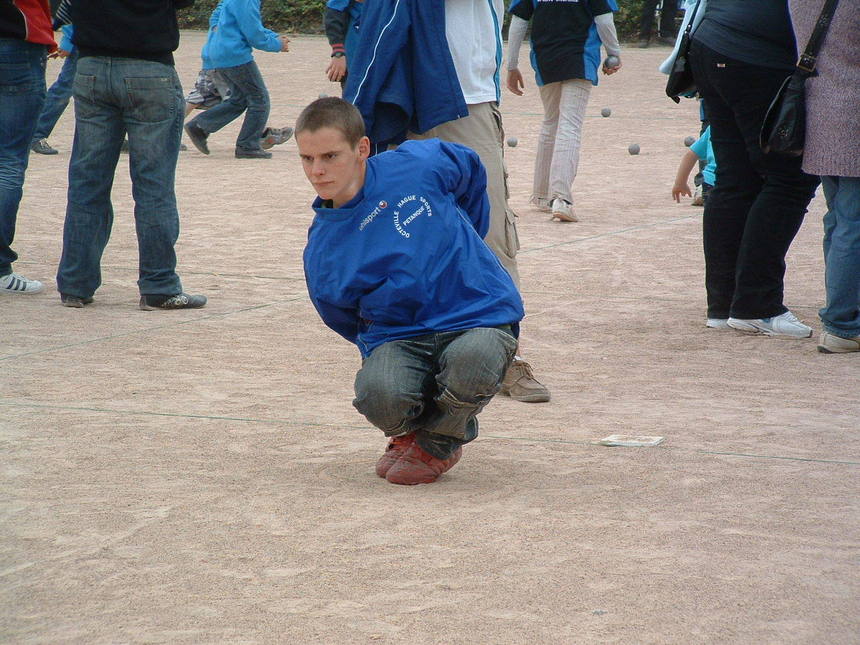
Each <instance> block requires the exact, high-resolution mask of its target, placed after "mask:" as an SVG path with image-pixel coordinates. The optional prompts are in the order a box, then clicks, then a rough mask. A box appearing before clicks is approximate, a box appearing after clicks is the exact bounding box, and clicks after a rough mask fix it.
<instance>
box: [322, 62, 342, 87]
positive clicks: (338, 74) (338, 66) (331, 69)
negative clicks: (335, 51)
mask: <svg viewBox="0 0 860 645" xmlns="http://www.w3.org/2000/svg"><path fill="white" fill-rule="evenodd" d="M325 73H326V76H328V80H330V81H331V82H332V83H337V82H338V81H340V80H341V79H343V77H344V76H346V56H339V57H334V58H332V59H331V62H329V64H328V65H327V66H326V68H325Z"/></svg>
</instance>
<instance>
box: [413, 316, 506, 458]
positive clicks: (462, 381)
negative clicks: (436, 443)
mask: <svg viewBox="0 0 860 645" xmlns="http://www.w3.org/2000/svg"><path fill="white" fill-rule="evenodd" d="M438 337H439V341H440V351H439V355H438V361H439V373H438V374H437V375H436V386H437V387H436V390H437V393H436V396H435V397H434V402H435V406H434V408H435V409H433V408H430V409H428V410H427V413H426V414H425V416H424V418H423V423H422V426H423V429H424V430H425V431H426V432H427V433H430V434H431V435H443V436H444V437H448V438H453V439H456V440H457V444H462V443H467V442H469V441H471V440H472V439H474V438H475V437H476V436H477V434H478V424H477V422H476V420H475V417H476V416H477V414H478V413H479V412H480V411H481V410H482V409H483V408H484V406H485V405H487V403H489V402H490V399H492V398H493V396H494V395H495V394H496V393H497V392H498V391H499V388H500V387H501V384H502V379H503V378H504V376H505V372H506V371H507V369H508V366H509V365H510V363H511V360H513V357H514V353H515V352H516V349H517V340H516V338H514V337H513V336H512V335H511V334H510V333H508V332H506V331H502V330H501V329H496V328H492V327H490V328H488V327H479V328H476V329H469V330H467V331H463V332H448V333H443V334H438ZM419 444H422V447H425V446H424V445H423V443H422V441H421V437H419ZM454 447H455V448H456V444H455V445H454ZM426 449H427V448H426V447H425V450H426ZM428 452H431V453H432V451H431V450H428Z"/></svg>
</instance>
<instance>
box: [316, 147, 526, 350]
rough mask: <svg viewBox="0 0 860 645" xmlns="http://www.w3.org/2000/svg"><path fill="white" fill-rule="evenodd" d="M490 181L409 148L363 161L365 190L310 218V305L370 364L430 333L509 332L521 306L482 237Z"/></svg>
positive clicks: (476, 164) (462, 165)
mask: <svg viewBox="0 0 860 645" xmlns="http://www.w3.org/2000/svg"><path fill="white" fill-rule="evenodd" d="M486 186H487V175H486V172H485V171H484V167H483V165H482V164H481V161H480V159H479V158H478V155H477V154H476V153H475V152H473V151H472V150H471V149H469V148H466V147H465V146H461V145H459V144H456V143H447V142H443V141H440V140H439V139H428V140H426V141H407V142H406V143H404V144H403V145H401V146H400V147H399V148H398V149H397V150H393V151H390V152H383V153H381V154H378V155H375V156H373V157H371V158H370V159H368V160H367V173H366V176H365V182H364V187H363V188H362V190H361V191H359V193H358V194H357V195H356V196H355V197H354V198H353V199H352V200H351V201H350V202H349V203H347V204H344V205H343V206H342V207H341V208H324V206H323V201H322V200H321V199H320V198H317V199H316V200H315V201H314V204H313V208H314V210H315V211H316V217H315V218H314V221H313V224H312V225H311V228H310V230H309V232H308V244H307V246H306V247H305V252H304V266H305V280H306V281H307V285H308V293H309V294H310V297H311V301H312V302H313V304H314V307H316V310H317V311H318V312H319V315H320V317H321V318H322V319H323V322H325V324H326V325H328V326H329V327H331V328H332V329H333V330H334V331H336V332H337V333H338V334H340V335H341V336H343V337H344V338H346V339H347V340H348V341H350V342H353V343H355V344H356V345H357V346H358V349H359V351H360V352H361V355H362V356H365V357H366V356H368V355H369V354H370V353H371V352H372V351H373V350H374V348H376V347H378V346H379V345H381V344H383V343H385V342H388V341H392V340H399V339H403V338H412V337H415V336H421V335H424V334H429V333H433V332H445V331H459V330H465V329H473V328H476V327H497V326H499V325H511V326H512V327H513V330H514V334H515V335H516V334H518V333H519V321H520V320H521V319H522V317H523V303H522V299H521V298H520V294H519V292H518V291H517V288H516V287H515V286H514V283H513V281H512V280H511V277H510V276H509V275H508V272H507V271H506V270H505V269H504V267H502V265H501V263H500V262H499V261H498V259H497V258H496V256H495V255H494V254H493V252H492V251H491V250H490V248H489V247H488V246H487V245H486V244H484V241H483V239H482V238H483V236H484V235H485V234H486V232H487V229H488V227H489V201H488V199H487V191H486Z"/></svg>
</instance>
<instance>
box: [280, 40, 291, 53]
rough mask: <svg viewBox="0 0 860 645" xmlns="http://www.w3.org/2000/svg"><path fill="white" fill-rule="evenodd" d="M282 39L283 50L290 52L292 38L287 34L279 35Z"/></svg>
mask: <svg viewBox="0 0 860 645" xmlns="http://www.w3.org/2000/svg"><path fill="white" fill-rule="evenodd" d="M278 38H280V40H281V51H282V52H288V51H290V39H289V38H287V37H286V36H278Z"/></svg>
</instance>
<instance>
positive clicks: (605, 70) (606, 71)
mask: <svg viewBox="0 0 860 645" xmlns="http://www.w3.org/2000/svg"><path fill="white" fill-rule="evenodd" d="M601 69H602V70H603V73H604V74H606V75H607V76H610V75H612V74H614V73H615V72H617V71H618V70H619V69H621V59H619V60H618V64H617V65H616V66H615V67H606V66H605V65H604V66H603V67H602V68H601Z"/></svg>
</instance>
